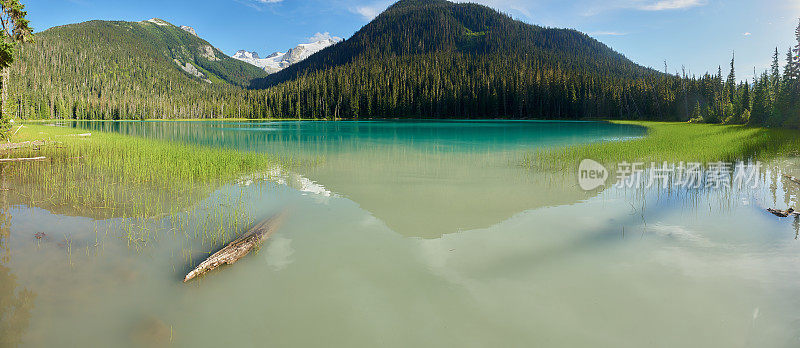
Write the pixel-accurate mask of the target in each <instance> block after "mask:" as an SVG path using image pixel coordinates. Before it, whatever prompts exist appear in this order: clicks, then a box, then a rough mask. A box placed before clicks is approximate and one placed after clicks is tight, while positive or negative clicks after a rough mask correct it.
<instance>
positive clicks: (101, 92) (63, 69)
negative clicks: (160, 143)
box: [10, 18, 266, 118]
mask: <svg viewBox="0 0 800 348" xmlns="http://www.w3.org/2000/svg"><path fill="white" fill-rule="evenodd" d="M18 54H19V56H18V58H19V59H18V63H17V64H15V65H14V66H13V67H12V71H11V86H12V88H11V95H10V98H11V102H12V103H13V102H16V103H17V105H16V108H17V109H18V110H19V113H20V114H21V115H31V116H29V117H77V118H141V117H150V118H153V117H175V116H179V117H208V116H210V114H213V113H214V112H215V109H220V110H217V112H218V113H219V112H221V111H222V110H221V107H220V106H221V104H222V103H214V101H215V100H217V101H219V100H222V99H229V98H235V97H236V94H237V93H238V92H240V91H241V89H240V88H236V87H234V86H246V85H249V83H250V81H251V80H252V79H253V78H256V77H263V76H266V73H265V72H264V71H263V70H261V69H259V68H257V67H254V66H252V65H250V64H247V63H244V62H241V61H238V60H236V59H233V58H230V57H228V56H227V55H225V54H223V53H222V52H221V51H220V50H218V49H216V48H214V47H213V46H211V45H210V44H209V43H208V42H206V41H205V40H203V39H202V38H199V37H197V36H195V35H193V34H191V33H190V32H188V31H187V30H184V29H181V28H179V27H177V26H174V25H172V24H170V23H168V22H166V21H164V20H161V19H156V18H154V19H150V20H146V21H141V22H118V21H90V22H84V23H78V24H70V25H65V26H60V27H54V28H51V29H48V30H46V31H43V32H41V33H37V34H36V42H35V43H34V44H31V45H25V46H22V47H21V49H20V50H19V53H18ZM212 103H213V104H212Z"/></svg>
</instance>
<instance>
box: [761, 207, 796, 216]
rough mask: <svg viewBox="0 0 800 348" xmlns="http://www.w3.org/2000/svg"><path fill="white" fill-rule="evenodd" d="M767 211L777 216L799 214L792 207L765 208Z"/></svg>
mask: <svg viewBox="0 0 800 348" xmlns="http://www.w3.org/2000/svg"><path fill="white" fill-rule="evenodd" d="M767 211H768V212H770V213H772V214H773V215H775V216H778V217H787V216H789V215H800V212H798V211H794V209H793V208H789V209H786V210H779V209H772V208H767Z"/></svg>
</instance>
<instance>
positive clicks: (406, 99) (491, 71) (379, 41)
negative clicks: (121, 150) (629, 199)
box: [10, 0, 800, 127]
mask: <svg viewBox="0 0 800 348" xmlns="http://www.w3.org/2000/svg"><path fill="white" fill-rule="evenodd" d="M796 34H797V40H798V45H797V46H796V47H795V48H794V50H790V51H789V52H788V53H787V56H786V63H785V65H784V69H783V73H781V67H780V64H779V62H778V55H777V52H776V53H775V56H774V63H773V67H772V69H771V70H770V71H769V72H767V73H765V74H764V75H763V76H762V77H760V78H758V79H757V80H756V81H753V84H750V83H739V82H738V80H736V74H735V71H734V69H733V64H731V70H730V72H728V74H727V78H725V77H724V76H723V73H722V68H720V69H719V70H718V71H717V72H716V74H705V75H703V76H700V77H695V76H687V75H685V74H668V73H667V70H666V68H665V71H664V72H660V71H655V70H653V69H649V68H645V67H642V66H639V65H637V64H635V63H633V62H631V61H630V60H628V59H627V58H625V57H624V56H622V55H621V54H619V53H617V52H615V51H613V50H612V49H611V48H609V47H607V46H606V45H604V44H602V43H601V42H599V41H597V40H595V39H592V38H591V37H589V36H587V35H585V34H582V33H580V32H577V31H574V30H568V29H552V28H544V27H539V26H535V25H530V24H526V23H523V22H520V21H516V20H514V19H512V18H511V17H509V16H507V15H504V14H502V13H499V12H497V11H495V10H492V9H490V8H488V7H485V6H481V5H476V4H466V3H451V2H448V1H445V0H402V1H400V2H397V3H395V4H394V5H392V6H390V7H389V8H388V9H387V10H386V11H385V12H384V13H382V14H380V15H379V16H378V17H376V18H375V19H374V20H373V21H372V22H370V23H369V24H367V25H366V26H364V27H363V28H362V29H361V30H359V31H358V32H356V33H355V34H354V35H353V36H352V37H351V38H349V39H347V40H345V41H343V42H340V43H337V44H335V45H333V46H330V47H328V48H325V49H323V50H322V51H320V52H318V53H316V54H314V55H312V56H310V57H308V58H307V59H305V60H303V61H302V62H299V63H297V64H293V65H291V66H289V67H288V68H286V69H284V70H282V71H280V72H278V73H275V74H272V75H269V76H267V75H266V73H265V72H263V71H262V70H260V69H258V68H256V67H255V66H251V65H249V64H246V63H243V62H239V61H236V60H234V59H232V58H229V57H226V56H224V55H223V54H222V53H221V52H219V51H218V50H216V49H214V48H213V47H211V46H210V45H209V44H208V43H207V42H205V41H203V40H202V39H200V38H197V37H195V36H194V35H191V34H189V33H188V32H186V31H184V30H182V29H180V28H178V27H175V26H173V25H171V24H168V23H166V22H163V21H161V20H156V19H153V20H150V21H145V22H138V23H129V22H101V21H93V22H87V23H81V24H74V25H67V26H63V27H57V28H52V29H49V30H47V31H44V32H42V33H39V34H38V35H39V36H38V38H37V42H36V44H34V45H27V46H25V47H24V48H23V49H22V50H21V54H20V59H19V60H18V63H17V64H15V66H14V67H13V70H12V80H11V81H12V92H11V97H12V99H11V100H10V102H12V103H16V110H17V112H16V114H17V116H18V117H34V118H162V117H163V118H185V117H191V118H211V117H214V118H218V117H249V118H266V117H277V118H281V117H283V118H327V119H331V118H337V119H338V118H538V119H594V118H602V119H649V120H664V121H688V120H692V121H695V122H708V123H722V122H724V123H752V124H766V125H773V126H789V127H800V102H798V100H800V28H798V32H797V33H796ZM732 63H733V62H732ZM209 81H210V82H211V83H208V82H209ZM239 86H241V87H247V88H249V89H243V88H241V87H239Z"/></svg>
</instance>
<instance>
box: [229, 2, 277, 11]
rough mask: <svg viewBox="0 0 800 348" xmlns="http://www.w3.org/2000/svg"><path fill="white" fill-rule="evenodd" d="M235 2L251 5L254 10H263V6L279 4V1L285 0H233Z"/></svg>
mask: <svg viewBox="0 0 800 348" xmlns="http://www.w3.org/2000/svg"><path fill="white" fill-rule="evenodd" d="M233 1H234V2H238V3H240V4H242V5H244V6H247V7H250V8H252V9H254V10H257V11H261V10H262V6H265V5H266V4H277V3H279V2H283V0H233Z"/></svg>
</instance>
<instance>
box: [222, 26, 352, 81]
mask: <svg viewBox="0 0 800 348" xmlns="http://www.w3.org/2000/svg"><path fill="white" fill-rule="evenodd" d="M341 41H342V38H340V37H336V36H331V34H330V33H327V32H326V33H316V34H314V35H313V36H311V37H309V38H308V42H307V43H302V44H299V45H297V46H295V47H294V48H292V49H290V50H288V51H286V52H285V53H284V52H274V53H272V54H270V55H269V56H267V57H266V58H260V57H259V56H258V53H256V52H248V51H245V50H239V51H237V52H236V54H234V55H233V58H234V59H238V60H241V61H243V62H247V63H250V64H252V65H255V66H257V67H259V68H261V69H264V70H265V71H266V72H268V73H270V74H272V73H276V72H278V71H281V70H283V69H285V68H286V67H288V66H290V65H292V64H294V63H297V62H300V61H302V60H304V59H306V58H308V57H310V56H311V55H313V54H314V53H317V52H319V51H321V50H323V49H325V48H326V47H328V46H331V45H334V44H336V43H338V42H341Z"/></svg>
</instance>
